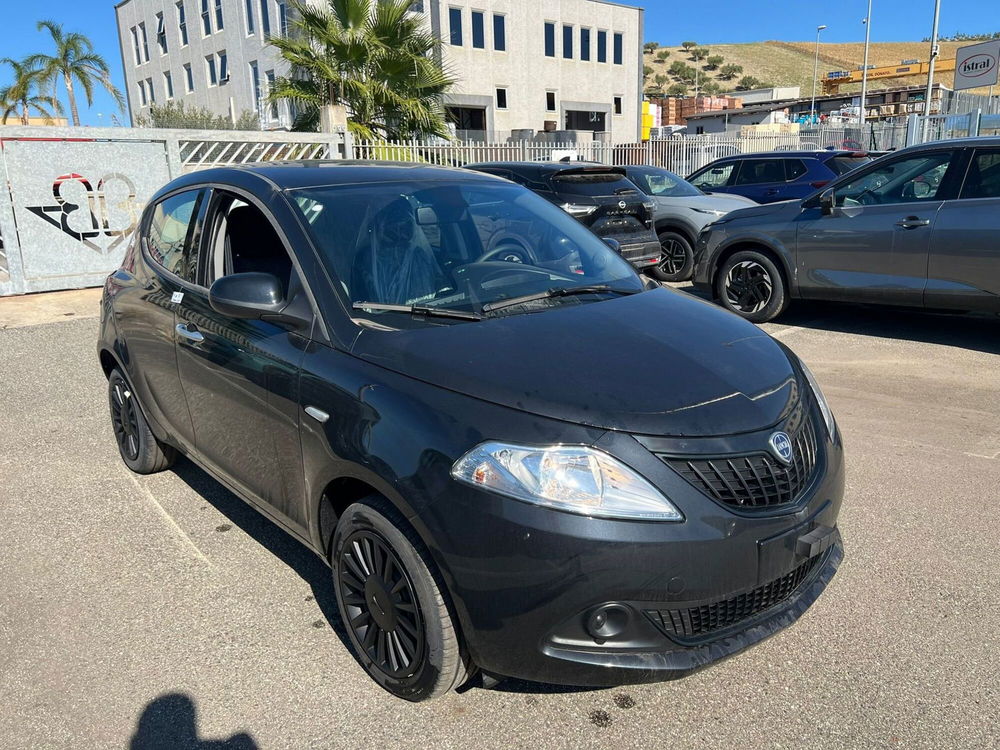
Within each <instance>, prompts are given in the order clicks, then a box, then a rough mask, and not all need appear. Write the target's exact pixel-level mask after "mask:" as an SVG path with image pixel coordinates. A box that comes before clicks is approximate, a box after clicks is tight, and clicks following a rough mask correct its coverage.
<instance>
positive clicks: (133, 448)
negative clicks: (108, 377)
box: [110, 379, 139, 461]
mask: <svg viewBox="0 0 1000 750" xmlns="http://www.w3.org/2000/svg"><path fill="white" fill-rule="evenodd" d="M110 389H111V424H112V426H113V427H114V430H115V440H117V441H118V450H119V451H120V452H121V454H122V457H123V458H125V459H127V460H129V461H135V460H136V459H138V458H139V419H138V416H137V414H136V407H135V400H134V399H133V398H132V392H131V391H130V390H129V388H128V386H127V385H126V384H125V382H124V381H123V380H121V379H118V380H116V381H115V382H113V383H111V386H110Z"/></svg>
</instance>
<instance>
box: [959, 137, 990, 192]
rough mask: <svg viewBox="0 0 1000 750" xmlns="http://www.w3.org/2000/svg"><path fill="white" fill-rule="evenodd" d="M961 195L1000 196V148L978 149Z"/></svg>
mask: <svg viewBox="0 0 1000 750" xmlns="http://www.w3.org/2000/svg"><path fill="white" fill-rule="evenodd" d="M961 197H962V198H1000V149H996V148H993V149H976V153H975V154H974V155H973V157H972V162H971V163H970V164H969V171H968V173H967V174H966V176H965V184H964V185H962V195H961Z"/></svg>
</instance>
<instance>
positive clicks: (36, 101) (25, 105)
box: [0, 57, 62, 125]
mask: <svg viewBox="0 0 1000 750" xmlns="http://www.w3.org/2000/svg"><path fill="white" fill-rule="evenodd" d="M0 64H5V65H9V66H10V67H11V68H12V69H13V71H14V82H13V83H11V84H10V85H8V86H4V87H3V88H2V89H0V123H2V124H4V125H6V124H7V120H8V119H10V116H11V115H16V116H17V117H18V119H19V120H20V121H21V124H22V125H27V124H28V120H29V119H30V117H31V111H32V110H34V111H35V113H36V114H37V115H38V116H39V117H41V118H42V119H43V120H45V122H47V123H48V122H52V117H53V113H55V114H62V105H61V104H60V103H59V100H58V99H56V98H55V97H54V96H46V95H45V94H42V93H40V92H39V91H38V87H39V85H40V84H41V83H42V78H41V75H40V71H39V70H38V69H37V68H35V67H33V66H32V65H30V64H29V63H28V60H21V61H18V60H12V59H10V58H9V57H5V58H3V59H0Z"/></svg>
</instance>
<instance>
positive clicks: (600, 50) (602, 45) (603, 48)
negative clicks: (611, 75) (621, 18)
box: [597, 30, 608, 63]
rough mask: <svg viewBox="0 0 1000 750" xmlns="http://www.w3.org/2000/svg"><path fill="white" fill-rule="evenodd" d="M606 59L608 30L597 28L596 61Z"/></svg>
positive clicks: (604, 60)
mask: <svg viewBox="0 0 1000 750" xmlns="http://www.w3.org/2000/svg"><path fill="white" fill-rule="evenodd" d="M607 61H608V32H606V31H601V30H598V32H597V62H603V63H606V62H607Z"/></svg>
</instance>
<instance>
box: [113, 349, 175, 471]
mask: <svg viewBox="0 0 1000 750" xmlns="http://www.w3.org/2000/svg"><path fill="white" fill-rule="evenodd" d="M108 405H109V408H110V410H111V426H112V429H113V430H114V433H115V442H116V443H117V444H118V453H119V454H120V455H121V457H122V461H124V462H125V465H126V466H128V467H129V468H130V469H131V470H132V471H134V472H135V473H136V474H155V473H156V472H158V471H163V470H164V469H169V468H170V467H171V466H172V465H173V463H174V459H175V458H176V456H177V452H176V451H175V450H174V448H173V447H172V446H169V445H165V444H163V443H161V442H160V441H159V440H157V439H156V436H155V435H153V432H152V431H151V430H150V429H149V424H148V423H147V422H146V417H145V415H144V414H143V411H142V406H141V405H140V404H139V401H138V399H137V397H136V395H135V392H134V391H133V390H132V387H131V386H130V385H129V383H128V381H127V380H126V379H125V376H124V375H123V374H122V372H121V370H119V369H117V368H116V369H114V370H112V371H111V375H110V377H109V378H108Z"/></svg>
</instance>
